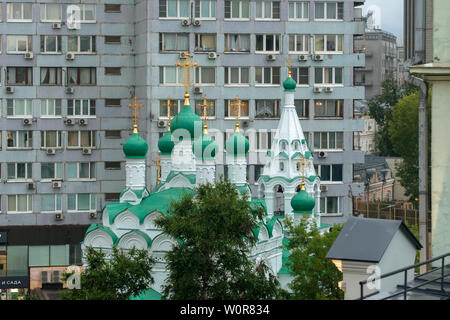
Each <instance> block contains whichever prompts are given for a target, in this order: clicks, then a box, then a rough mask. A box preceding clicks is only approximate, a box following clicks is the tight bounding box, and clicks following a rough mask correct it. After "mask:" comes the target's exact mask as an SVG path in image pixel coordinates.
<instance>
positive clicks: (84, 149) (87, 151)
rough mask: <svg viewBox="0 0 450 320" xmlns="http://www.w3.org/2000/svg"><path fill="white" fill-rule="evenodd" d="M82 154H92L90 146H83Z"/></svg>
mask: <svg viewBox="0 0 450 320" xmlns="http://www.w3.org/2000/svg"><path fill="white" fill-rule="evenodd" d="M83 154H92V149H91V148H83Z"/></svg>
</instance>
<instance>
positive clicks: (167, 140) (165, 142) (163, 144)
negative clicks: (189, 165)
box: [158, 131, 175, 154]
mask: <svg viewBox="0 0 450 320" xmlns="http://www.w3.org/2000/svg"><path fill="white" fill-rule="evenodd" d="M174 146H175V144H174V143H173V141H172V133H171V132H170V131H169V132H167V133H166V134H165V135H164V136H162V137H161V139H159V141H158V149H159V151H161V154H171V153H172V149H173V147H174Z"/></svg>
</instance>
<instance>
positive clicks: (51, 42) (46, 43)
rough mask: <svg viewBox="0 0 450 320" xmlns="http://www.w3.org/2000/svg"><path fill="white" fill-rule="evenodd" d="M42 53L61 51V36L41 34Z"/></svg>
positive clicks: (58, 52)
mask: <svg viewBox="0 0 450 320" xmlns="http://www.w3.org/2000/svg"><path fill="white" fill-rule="evenodd" d="M41 53H57V54H60V53H61V36H41Z"/></svg>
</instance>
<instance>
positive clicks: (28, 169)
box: [6, 162, 33, 182]
mask: <svg viewBox="0 0 450 320" xmlns="http://www.w3.org/2000/svg"><path fill="white" fill-rule="evenodd" d="M11 165H14V178H10V177H9V168H10V166H11ZM18 165H24V173H25V177H24V178H18V177H17V173H18V169H17V167H18ZM32 181H33V163H32V162H8V163H7V164H6V182H32Z"/></svg>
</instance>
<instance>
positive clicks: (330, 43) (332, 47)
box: [327, 35, 336, 51]
mask: <svg viewBox="0 0 450 320" xmlns="http://www.w3.org/2000/svg"><path fill="white" fill-rule="evenodd" d="M327 51H336V36H334V35H328V36H327Z"/></svg>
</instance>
